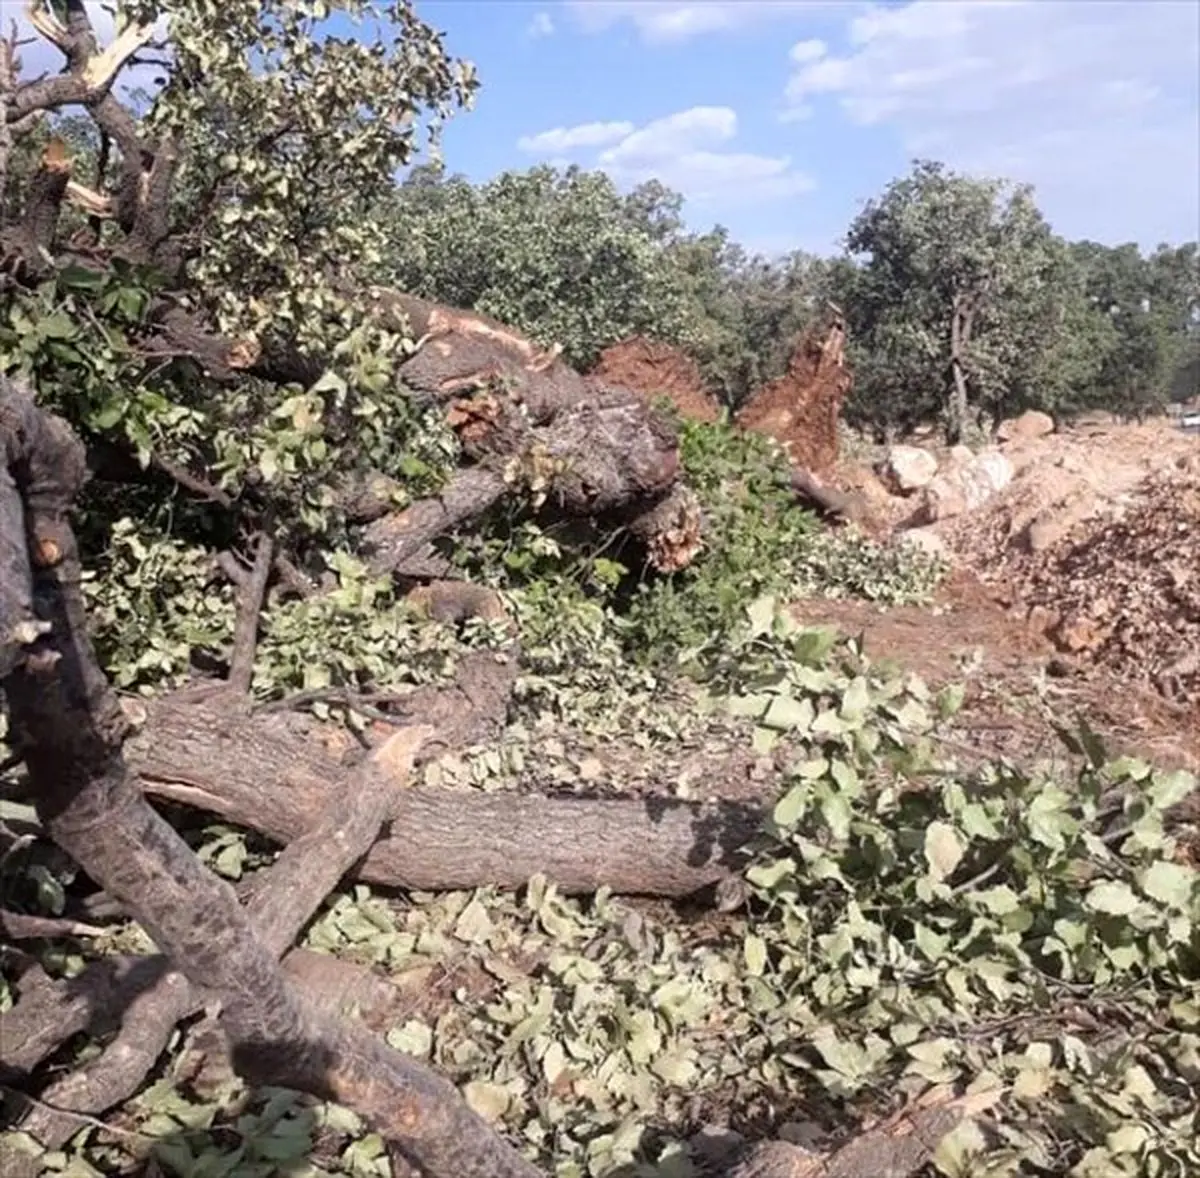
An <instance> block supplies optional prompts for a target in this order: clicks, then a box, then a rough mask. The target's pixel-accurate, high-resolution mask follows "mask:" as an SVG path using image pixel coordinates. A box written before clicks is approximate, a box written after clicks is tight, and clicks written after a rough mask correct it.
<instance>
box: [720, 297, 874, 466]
mask: <svg viewBox="0 0 1200 1178" xmlns="http://www.w3.org/2000/svg"><path fill="white" fill-rule="evenodd" d="M845 347H846V325H845V323H844V322H843V320H842V317H841V315H840V314H836V313H835V314H833V315H831V316H830V317H829V318H828V319H826V320H825V321H824V322H822V323H819V324H817V325H815V326H814V327H813V328H812V329H810V330H809V331H808V332H806V333H805V334H804V335H803V336H802V337H801V338H800V341H799V343H798V344H797V345H796V350H795V351H794V352H793V353H792V358H791V361H790V362H789V364H788V370H787V372H786V373H785V374H784V375H783V376H781V377H779V378H778V379H777V380H773V381H771V382H770V383H769V384H767V385H764V386H763V387H762V388H761V389H759V391H758V392H757V393H755V394H754V396H752V397H751V398H750V400H749V401H747V402H746V404H745V405H743V406H742V408H741V409H740V410H739V411H738V414H737V423H738V425H740V426H741V427H742V428H743V429H748V430H754V431H755V432H757V433H763V434H770V435H771V437H773V438H775V440H776V441H778V442H779V443H780V444H781V445H782V446H783V447H784V449H786V450H787V452H788V454H789V455H790V457H791V459H792V462H794V463H795V464H796V465H797V466H800V467H803V468H805V469H806V470H808V471H811V472H812V473H813V474H815V475H827V474H829V473H830V472H831V471H832V470H833V468H834V466H835V465H836V463H837V460H838V419H839V418H840V416H841V411H842V402H843V401H844V400H845V398H846V394H847V393H848V392H849V391H850V370H849V369H848V368H847V367H846V360H845Z"/></svg>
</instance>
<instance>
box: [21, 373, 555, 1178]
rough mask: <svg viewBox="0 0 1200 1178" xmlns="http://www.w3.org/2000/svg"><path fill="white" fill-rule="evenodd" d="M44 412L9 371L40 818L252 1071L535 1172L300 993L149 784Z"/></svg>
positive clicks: (31, 758) (428, 1156)
mask: <svg viewBox="0 0 1200 1178" xmlns="http://www.w3.org/2000/svg"><path fill="white" fill-rule="evenodd" d="M41 416H42V415H41V414H40V413H39V411H38V410H37V409H36V408H35V407H34V406H33V405H32V403H31V402H29V401H28V399H27V398H25V397H22V396H20V395H19V394H18V393H17V391H16V390H15V389H13V388H12V387H11V386H10V385H9V384H8V383H7V382H4V384H3V385H2V386H0V427H5V426H7V427H8V428H3V429H2V432H0V449H2V451H3V452H4V453H5V454H6V455H10V456H13V457H15V458H16V461H14V462H11V464H10V466H9V469H10V471H11V472H12V473H13V475H14V481H15V482H16V484H17V486H18V488H19V490H20V491H21V493H22V498H23V500H24V503H25V508H26V531H27V533H28V534H29V535H30V536H31V553H32V560H31V562H30V563H31V564H32V565H33V567H34V576H35V595H34V596H35V600H36V601H37V602H38V605H39V613H40V614H42V615H43V616H44V619H45V620H47V621H50V622H52V623H53V633H52V634H51V635H49V636H48V637H47V639H46V640H45V641H44V644H43V646H42V647H41V649H38V650H35V651H34V652H32V653H30V654H27V655H26V656H25V658H24V660H23V662H22V663H21V664H19V665H18V668H17V670H15V671H14V672H12V673H11V674H10V675H8V676H7V677H6V679H5V680H4V682H3V687H4V692H5V696H6V698H7V699H8V701H9V706H10V710H11V719H12V727H13V734H14V744H15V745H16V747H17V748H18V749H19V750H20V752H21V754H22V755H23V756H24V759H25V764H26V767H27V769H28V773H29V779H30V782H31V786H32V792H33V794H34V796H35V799H36V803H37V807H38V814H39V817H40V819H41V821H42V823H43V825H44V826H45V827H46V829H47V831H48V832H49V833H50V835H51V837H52V838H53V839H54V840H55V841H56V842H57V843H58V844H59V845H60V846H62V847H63V849H64V850H66V851H67V852H68V853H69V854H70V855H72V857H73V858H75V860H76V861H77V862H78V863H79V864H80V865H81V866H82V867H83V868H84V870H85V871H87V873H88V875H89V876H91V878H92V879H94V880H95V881H96V882H97V883H98V884H99V885H100V886H101V887H103V888H104V890H105V891H107V892H108V893H109V894H110V895H112V896H113V897H114V898H116V899H118V900H119V901H120V902H121V903H123V904H124V905H125V906H126V908H127V910H128V911H129V912H130V913H131V914H132V915H133V916H134V917H135V918H136V919H137V920H138V922H139V924H141V925H142V927H143V928H144V929H145V930H146V931H147V932H148V933H149V935H150V936H151V938H152V939H153V940H154V941H155V943H156V944H158V945H160V946H162V947H163V948H164V949H165V950H166V951H167V952H168V953H169V955H170V956H171V959H172V961H173V962H174V963H176V964H177V966H178V968H179V969H180V970H181V971H182V972H183V973H184V974H185V976H186V977H187V978H188V980H189V982H190V983H191V984H193V985H196V986H199V987H201V988H203V989H207V990H210V991H212V992H213V993H214V995H215V996H217V997H218V998H219V1000H220V1002H221V1007H222V1012H221V1020H222V1026H223V1027H224V1029H225V1031H226V1034H227V1035H228V1036H229V1037H230V1040H231V1043H232V1045H233V1057H234V1064H235V1067H236V1068H237V1070H238V1071H239V1072H240V1073H241V1074H242V1075H244V1076H245V1077H246V1078H247V1079H248V1080H249V1081H250V1082H252V1083H260V1084H262V1083H268V1084H277V1085H284V1086H290V1087H294V1088H298V1089H300V1090H302V1091H306V1092H310V1093H312V1094H313V1095H316V1096H318V1097H321V1098H324V1099H331V1100H334V1101H337V1102H338V1103H343V1104H346V1105H349V1106H350V1107H353V1108H356V1109H357V1110H358V1111H359V1112H360V1113H361V1114H362V1115H363V1116H364V1117H365V1118H367V1120H368V1121H369V1122H370V1123H372V1124H373V1125H375V1126H376V1127H377V1128H378V1129H379V1130H380V1131H381V1132H383V1133H384V1134H385V1135H386V1136H387V1137H388V1138H389V1139H390V1140H392V1142H393V1143H394V1144H395V1146H396V1147H397V1149H398V1150H399V1151H400V1153H401V1155H402V1156H403V1157H404V1158H405V1160H407V1161H409V1162H410V1163H412V1164H413V1165H414V1166H416V1167H417V1168H418V1169H420V1170H421V1171H423V1172H424V1173H426V1174H428V1175H430V1176H432V1178H485V1176H487V1178H533V1176H534V1175H535V1174H536V1173H537V1171H536V1170H535V1169H534V1168H532V1167H531V1166H530V1165H529V1164H528V1163H527V1162H525V1161H524V1159H523V1158H522V1157H521V1156H520V1155H519V1154H518V1153H516V1151H515V1150H513V1149H512V1148H511V1147H510V1146H508V1145H507V1144H506V1143H505V1142H503V1141H502V1140H501V1139H499V1138H497V1137H496V1135H495V1134H494V1133H493V1132H492V1131H491V1130H490V1129H489V1128H488V1127H487V1126H486V1124H485V1123H484V1122H483V1121H482V1120H481V1119H480V1118H478V1117H477V1116H475V1114H473V1113H472V1112H471V1111H470V1110H469V1109H468V1107H467V1106H466V1104H465V1103H464V1102H463V1100H462V1099H461V1097H459V1095H458V1093H457V1092H456V1090H455V1089H454V1087H453V1085H451V1084H449V1083H448V1082H447V1081H446V1080H444V1079H442V1078H441V1077H439V1076H437V1075H435V1074H434V1073H432V1072H431V1071H429V1069H427V1068H426V1067H424V1065H421V1064H418V1063H417V1062H416V1061H414V1060H411V1059H408V1058H406V1057H404V1056H401V1055H399V1054H398V1053H397V1052H394V1051H392V1050H391V1049H389V1048H387V1047H386V1046H385V1045H384V1044H383V1043H381V1042H380V1041H379V1040H377V1039H376V1038H375V1037H374V1036H372V1035H371V1034H370V1033H369V1032H367V1031H365V1030H364V1029H363V1028H361V1027H359V1026H354V1025H352V1024H350V1023H347V1022H345V1021H336V1020H332V1019H330V1018H329V1017H328V1016H325V1015H323V1014H321V1013H320V1012H319V1011H316V1010H314V1009H313V1008H311V1007H310V1006H309V1005H308V1004H306V1003H304V1002H303V1001H301V1000H300V999H299V998H298V996H297V995H296V993H295V992H294V991H293V990H292V989H291V987H290V986H289V985H288V983H287V981H286V979H285V978H284V976H283V974H282V973H281V971H280V969H279V965H278V961H277V959H276V956H275V954H273V953H272V952H271V950H270V949H269V947H268V946H267V945H265V944H264V943H263V942H262V941H261V940H260V939H258V938H257V937H256V936H255V934H254V930H253V926H252V924H251V922H250V920H249V919H248V917H247V915H246V914H245V912H244V911H243V910H242V908H241V907H240V905H239V904H238V903H237V899H236V897H235V895H234V894H233V891H232V889H231V888H229V886H228V885H227V884H225V883H224V882H222V881H221V880H219V879H217V877H215V876H214V875H212V874H211V873H210V872H208V871H207V870H206V869H205V868H204V867H203V865H202V864H201V863H200V862H199V860H198V859H197V858H196V857H195V855H194V854H193V853H192V851H191V850H190V849H189V848H188V847H187V844H186V843H184V842H183V840H182V839H181V838H180V837H179V835H178V834H176V833H175V831H174V830H172V828H171V827H170V826H169V825H168V824H167V823H166V822H165V821H164V820H163V819H162V818H160V817H159V816H158V815H157V814H156V813H155V812H154V811H153V810H152V809H150V807H149V806H148V805H147V803H146V801H145V800H144V798H143V797H142V796H141V794H140V792H139V791H138V789H137V788H136V785H135V784H134V782H133V780H132V778H131V777H130V775H129V774H128V772H127V770H126V767H125V764H124V761H123V759H122V757H121V751H120V749H121V742H122V739H123V737H124V735H125V732H126V726H127V725H126V720H125V716H124V714H123V712H122V710H121V708H120V705H119V704H118V701H117V699H116V696H115V695H114V694H113V692H112V690H111V688H110V687H109V685H108V683H107V682H106V680H105V679H104V676H103V673H102V672H101V671H100V669H99V667H98V665H97V664H96V661H95V657H94V654H93V653H92V650H91V647H90V643H89V641H88V638H87V627H86V617H85V614H84V608H83V598H82V594H81V593H80V590H79V581H80V569H79V562H78V557H77V554H76V549H75V541H74V536H73V535H72V533H71V530H70V528H69V526H68V524H67V522H66V513H67V510H68V509H69V506H70V503H71V502H72V499H73V497H74V494H75V492H76V491H77V489H78V487H79V485H80V483H81V482H82V478H83V474H84V470H85V466H84V454H83V447H82V446H80V445H79V444H78V442H76V441H75V440H74V439H73V438H71V437H70V435H69V434H68V435H67V438H66V441H67V443H68V444H67V445H65V446H64V445H63V444H62V442H63V439H62V438H57V439H55V438H53V436H52V435H51V440H52V441H57V442H58V443H59V444H58V445H57V446H52V447H51V450H50V452H49V453H45V452H39V451H37V450H35V449H31V448H30V446H29V441H30V439H31V431H29V430H28V429H26V430H23V431H22V430H21V429H20V428H19V427H20V425H21V423H22V422H25V421H28V420H31V419H34V420H36V419H39V418H41ZM46 420H48V421H49V420H52V419H46ZM14 426H16V427H17V428H13V427H14ZM44 432H45V431H44ZM38 436H39V435H36V434H34V435H33V440H35V441H36V440H37V437H38ZM14 451H15V452H16V453H15V454H14ZM55 460H56V461H55Z"/></svg>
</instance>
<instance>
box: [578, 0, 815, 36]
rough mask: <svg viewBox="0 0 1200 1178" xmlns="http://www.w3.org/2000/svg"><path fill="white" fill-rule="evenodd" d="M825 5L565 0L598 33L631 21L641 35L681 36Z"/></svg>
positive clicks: (770, 0)
mask: <svg viewBox="0 0 1200 1178" xmlns="http://www.w3.org/2000/svg"><path fill="white" fill-rule="evenodd" d="M823 6H826V5H825V4H823V3H822V0H695V2H693V3H690V4H688V3H678V2H673V0H568V3H567V7H568V8H569V9H570V10H571V11H572V13H573V14H574V16H575V19H576V20H577V21H578V23H579V25H580V27H581V28H582V29H583V31H584V32H586V33H600V32H603V31H605V30H606V29H610V28H612V27H614V26H615V25H619V24H622V23H626V22H627V23H629V24H631V25H632V26H633V27H634V29H636V31H637V32H638V34H639V35H640V37H641V38H642V40H643V41H650V42H665V41H685V40H687V39H688V38H690V37H698V36H702V35H704V34H705V33H720V32H726V31H731V30H734V29H740V28H745V27H747V26H749V25H752V24H760V23H763V22H766V21H770V20H779V19H783V18H786V17H789V16H795V15H796V14H797V13H800V12H808V13H811V11H812V10H813V8H814V7H823Z"/></svg>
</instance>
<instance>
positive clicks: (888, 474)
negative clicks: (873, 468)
mask: <svg viewBox="0 0 1200 1178" xmlns="http://www.w3.org/2000/svg"><path fill="white" fill-rule="evenodd" d="M937 469H938V463H937V459H936V458H935V457H934V456H933V455H932V454H930V453H929V451H928V450H922V449H921V447H920V446H893V447H892V448H891V449H890V450H889V451H888V453H887V458H885V459H884V463H883V477H884V480H885V481H886V482H887V483H888V484H889V486H891V488H892V489H893V490H895V491H899V492H900V494H902V495H908V494H911V493H912V492H913V491H919V490H920V489H921V488H922V487H925V486H928V485H929V483H930V482H931V481H932V480H933V477H934V476H935V475H936V474H937Z"/></svg>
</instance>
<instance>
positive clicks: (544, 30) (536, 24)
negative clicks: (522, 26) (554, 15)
mask: <svg viewBox="0 0 1200 1178" xmlns="http://www.w3.org/2000/svg"><path fill="white" fill-rule="evenodd" d="M553 34H554V21H553V20H552V19H551V18H550V14H549V13H548V12H538V13H535V14H534V17H533V20H531V21H530V22H529V27H528V28H527V29H526V30H525V35H526V36H527V37H529V38H530V39H531V40H537V38H539V37H550V36H552V35H553Z"/></svg>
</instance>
